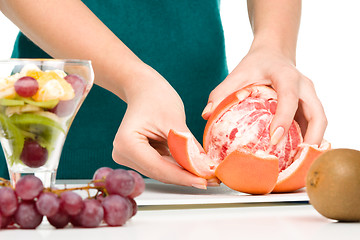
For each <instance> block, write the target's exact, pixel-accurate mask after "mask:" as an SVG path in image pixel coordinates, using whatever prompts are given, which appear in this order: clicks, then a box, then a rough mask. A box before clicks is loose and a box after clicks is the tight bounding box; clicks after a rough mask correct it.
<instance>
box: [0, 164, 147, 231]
mask: <svg viewBox="0 0 360 240" xmlns="http://www.w3.org/2000/svg"><path fill="white" fill-rule="evenodd" d="M0 183H2V186H3V187H1V188H0V229H2V228H7V227H10V226H12V227H17V226H19V227H20V228H24V229H35V228H36V227H38V226H39V225H40V224H41V222H42V220H43V217H44V216H46V218H47V220H48V221H49V223H50V224H51V225H53V226H54V227H56V228H64V227H65V226H67V225H68V224H69V223H71V224H72V225H73V226H75V227H87V228H92V227H97V226H99V225H100V224H101V223H102V222H105V223H106V224H107V225H109V226H122V225H124V224H125V223H126V221H127V220H129V219H130V218H131V217H132V216H134V215H135V214H136V212H137V204H136V202H135V200H134V198H135V197H137V196H139V195H140V194H141V193H142V192H143V191H144V189H145V183H144V180H143V178H142V177H141V175H140V174H138V173H137V172H135V171H132V170H123V169H116V170H113V169H111V168H108V167H102V168H99V169H98V170H97V171H96V172H95V174H94V176H93V180H92V181H91V182H90V183H89V184H88V185H87V186H85V187H80V188H71V189H53V188H44V186H43V184H42V182H41V181H40V179H38V178H37V177H35V176H33V175H26V176H24V177H22V178H21V179H20V180H19V181H18V182H17V183H16V186H15V188H14V189H13V188H12V187H11V186H10V184H9V181H2V182H1V181H0ZM90 189H96V194H95V195H94V196H90V193H89V190H90ZM75 190H87V191H88V194H89V197H88V198H86V199H82V198H81V196H80V195H79V194H78V193H76V192H74V191H75Z"/></svg>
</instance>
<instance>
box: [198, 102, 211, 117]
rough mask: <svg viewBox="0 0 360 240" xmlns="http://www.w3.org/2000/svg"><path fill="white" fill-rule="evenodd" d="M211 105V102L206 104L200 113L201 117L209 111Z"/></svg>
mask: <svg viewBox="0 0 360 240" xmlns="http://www.w3.org/2000/svg"><path fill="white" fill-rule="evenodd" d="M212 105H213V104H212V103H211V102H210V103H208V104H207V105H206V107H205V108H204V111H203V112H202V114H201V116H202V117H203V116H204V115H205V114H207V113H208V112H210V111H211V107H212Z"/></svg>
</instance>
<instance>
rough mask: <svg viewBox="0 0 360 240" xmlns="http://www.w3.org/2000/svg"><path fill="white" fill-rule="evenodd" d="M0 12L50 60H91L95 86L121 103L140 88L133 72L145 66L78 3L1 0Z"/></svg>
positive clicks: (47, 0)
mask: <svg viewBox="0 0 360 240" xmlns="http://www.w3.org/2000/svg"><path fill="white" fill-rule="evenodd" d="M0 8H1V10H2V12H3V13H4V14H5V15H6V16H7V17H8V18H9V19H10V20H12V21H13V22H14V23H15V24H16V25H17V26H18V27H19V28H20V30H21V31H22V32H23V33H24V34H25V35H26V36H27V37H28V38H30V39H31V40H32V41H33V42H34V43H36V44H37V45H38V46H40V47H41V48H42V49H43V50H44V51H45V52H47V53H48V54H49V55H51V56H52V57H54V58H64V59H69V58H70V59H71V58H75V59H89V60H91V61H92V64H93V67H94V70H95V83H97V84H98V85H100V86H102V87H104V88H106V89H108V90H110V91H112V92H113V93H115V94H116V95H118V96H119V97H120V98H122V99H123V100H125V101H126V100H127V95H128V94H129V92H131V91H132V90H133V89H135V88H136V87H140V86H141V85H142V84H141V83H140V82H138V81H137V80H138V79H136V81H135V80H134V78H136V77H135V76H136V75H137V74H138V73H136V72H135V71H139V70H138V69H143V68H144V66H146V65H145V64H144V63H143V62H142V61H141V60H140V59H139V58H137V57H136V56H135V54H133V53H132V52H131V50H130V49H128V48H127V47H126V46H125V44H123V43H122V42H121V41H120V40H119V39H118V38H117V37H116V36H115V35H114V34H113V33H112V32H111V31H110V30H109V29H108V28H107V27H106V26H105V25H104V24H103V23H102V22H101V21H100V20H99V19H98V18H97V17H96V16H95V15H94V14H93V13H92V12H91V11H90V10H89V9H88V8H87V7H86V6H85V5H84V4H83V3H82V2H81V1H79V0H78V1H76V0H62V1H55V0H36V1H26V0H8V1H5V0H4V1H0ZM69 9H71V10H69ZM141 81H145V79H141ZM137 85H138V86H137Z"/></svg>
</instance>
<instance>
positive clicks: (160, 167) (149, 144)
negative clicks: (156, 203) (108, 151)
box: [112, 68, 207, 188]
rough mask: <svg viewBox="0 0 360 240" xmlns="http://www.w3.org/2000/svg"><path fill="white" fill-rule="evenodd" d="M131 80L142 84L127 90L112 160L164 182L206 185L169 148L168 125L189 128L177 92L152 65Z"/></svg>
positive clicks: (180, 128) (201, 186) (198, 186)
mask: <svg viewBox="0 0 360 240" xmlns="http://www.w3.org/2000/svg"><path fill="white" fill-rule="evenodd" d="M134 80H136V81H137V82H141V85H138V86H137V87H133V88H132V89H130V90H129V91H128V92H127V94H126V95H127V99H126V101H127V103H128V108H127V110H126V113H125V115H124V118H123V120H122V122H121V125H120V127H119V129H118V132H117V134H116V136H115V139H114V148H113V155H112V156H113V159H114V161H115V162H117V163H119V164H121V165H124V166H127V167H130V168H132V169H135V170H137V171H138V172H140V173H142V174H143V175H145V176H147V177H150V178H153V179H156V180H158V181H161V182H164V183H172V184H177V185H184V186H193V187H197V188H206V186H207V181H206V180H205V179H203V178H200V177H197V176H195V175H193V174H192V173H190V172H188V171H186V170H184V169H183V168H182V167H181V166H179V165H178V164H177V163H176V162H175V160H174V159H173V158H172V157H171V155H170V152H169V150H168V146H167V135H168V133H169V130H170V129H175V130H178V131H186V132H189V129H188V128H187V126H186V123H185V112H184V106H183V103H182V100H181V98H180V96H179V95H178V94H177V93H176V91H175V90H174V89H173V88H172V87H171V86H170V84H169V83H168V82H167V81H166V80H165V79H164V78H163V77H162V76H161V75H160V74H159V73H157V72H156V71H155V70H153V69H151V68H147V69H145V70H144V71H143V70H142V71H141V73H138V74H137V75H136V76H134Z"/></svg>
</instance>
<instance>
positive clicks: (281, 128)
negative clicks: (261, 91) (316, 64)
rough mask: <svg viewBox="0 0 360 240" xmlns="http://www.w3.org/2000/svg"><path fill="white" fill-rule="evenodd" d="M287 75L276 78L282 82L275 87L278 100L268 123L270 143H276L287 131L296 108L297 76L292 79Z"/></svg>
mask: <svg viewBox="0 0 360 240" xmlns="http://www.w3.org/2000/svg"><path fill="white" fill-rule="evenodd" d="M289 77H290V76H288V75H286V74H283V75H279V76H278V79H277V81H282V84H281V85H280V84H279V86H277V89H276V91H277V98H278V102H277V107H276V112H275V115H274V118H273V120H272V122H271V125H270V137H271V144H273V145H276V144H277V143H278V142H279V141H280V140H281V138H282V137H283V136H284V135H285V134H286V133H287V132H288V130H289V128H290V125H291V124H292V122H293V120H294V116H295V113H296V110H297V108H298V103H299V95H298V89H297V86H296V84H294V83H296V82H298V80H297V79H296V78H297V76H292V78H293V79H291V78H290V79H289ZM294 78H295V80H294ZM294 86H295V87H294Z"/></svg>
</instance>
